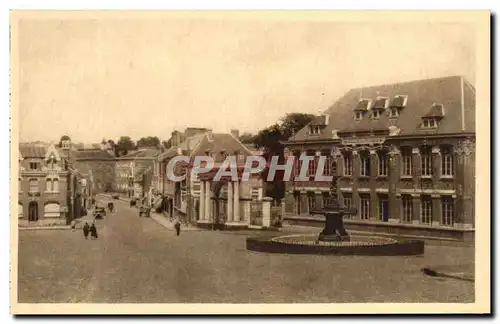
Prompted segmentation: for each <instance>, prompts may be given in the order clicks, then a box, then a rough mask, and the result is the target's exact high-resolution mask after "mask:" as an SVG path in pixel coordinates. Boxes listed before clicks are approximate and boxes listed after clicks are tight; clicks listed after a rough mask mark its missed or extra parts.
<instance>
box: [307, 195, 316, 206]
mask: <svg viewBox="0 0 500 324" xmlns="http://www.w3.org/2000/svg"><path fill="white" fill-rule="evenodd" d="M307 199H308V203H309V210H312V209H316V196H315V195H312V194H310V195H309V196H308V197H307Z"/></svg>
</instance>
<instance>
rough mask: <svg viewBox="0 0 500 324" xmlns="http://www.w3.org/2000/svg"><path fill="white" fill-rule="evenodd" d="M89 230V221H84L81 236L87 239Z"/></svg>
mask: <svg viewBox="0 0 500 324" xmlns="http://www.w3.org/2000/svg"><path fill="white" fill-rule="evenodd" d="M89 232H90V226H89V223H85V225H83V236H85V239H87V237H88V236H89Z"/></svg>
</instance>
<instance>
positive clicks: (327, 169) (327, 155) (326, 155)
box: [321, 151, 334, 176]
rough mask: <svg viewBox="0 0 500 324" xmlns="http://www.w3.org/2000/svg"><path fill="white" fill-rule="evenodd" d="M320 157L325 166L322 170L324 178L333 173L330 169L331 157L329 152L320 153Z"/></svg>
mask: <svg viewBox="0 0 500 324" xmlns="http://www.w3.org/2000/svg"><path fill="white" fill-rule="evenodd" d="M321 155H322V156H324V159H325V166H324V168H323V175H326V176H331V175H333V171H334V170H333V168H332V163H333V156H331V155H330V152H329V151H324V152H321Z"/></svg>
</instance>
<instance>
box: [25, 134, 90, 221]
mask: <svg viewBox="0 0 500 324" xmlns="http://www.w3.org/2000/svg"><path fill="white" fill-rule="evenodd" d="M71 160H72V156H71V140H70V139H69V137H67V136H65V137H63V138H62V139H61V147H60V148H59V147H56V146H55V145H54V144H48V145H46V144H22V143H21V144H19V177H18V179H19V193H18V204H19V209H18V211H19V214H18V218H19V225H20V226H25V225H49V224H50V225H56V224H69V223H70V222H71V221H72V220H73V219H75V218H78V217H80V216H82V215H84V214H85V195H86V186H87V185H88V184H89V183H90V181H89V180H88V179H87V178H86V175H85V174H83V173H79V172H78V171H77V170H75V169H74V166H73V165H72V163H71Z"/></svg>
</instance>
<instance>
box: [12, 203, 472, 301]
mask: <svg viewBox="0 0 500 324" xmlns="http://www.w3.org/2000/svg"><path fill="white" fill-rule="evenodd" d="M102 203H105V201H103V202H102ZM116 205H117V212H116V213H113V214H111V215H109V216H107V217H106V219H105V220H102V221H98V230H99V239H98V240H95V241H91V240H84V239H83V235H82V234H81V232H80V231H77V232H72V231H70V230H59V231H55V230H52V231H48V230H46V231H22V232H20V235H19V236H20V242H19V251H20V255H19V285H18V289H19V294H18V295H19V302H88V303H90V302H94V303H103V302H110V303H117V302H125V303H126V302H128V303H131V302H148V303H153V302H155V303H169V302H170V303H185V302H190V303H218V302H234V303H249V302H253V303H259V302H261V303H266V302H287V303H290V302H472V301H473V300H474V284H473V283H469V282H464V281H458V280H453V279H442V278H431V277H426V276H424V275H423V274H422V273H421V272H420V268H421V267H422V266H424V265H428V264H429V263H433V262H441V263H446V262H452V260H454V261H456V262H461V261H460V260H470V259H469V258H470V257H471V255H472V250H471V249H464V248H460V249H457V248H451V247H432V246H431V247H428V248H427V251H426V256H425V257H335V256H306V255H270V254H262V253H256V252H247V251H246V250H245V236H244V235H241V234H242V233H238V234H239V235H234V234H232V233H228V232H225V233H223V232H210V231H193V232H184V233H181V236H179V237H177V236H175V232H173V231H171V230H167V229H165V228H163V227H162V226H160V225H159V224H157V223H156V222H155V221H154V220H152V219H150V218H139V217H138V214H137V209H134V208H129V207H128V205H127V204H126V203H123V202H116Z"/></svg>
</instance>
